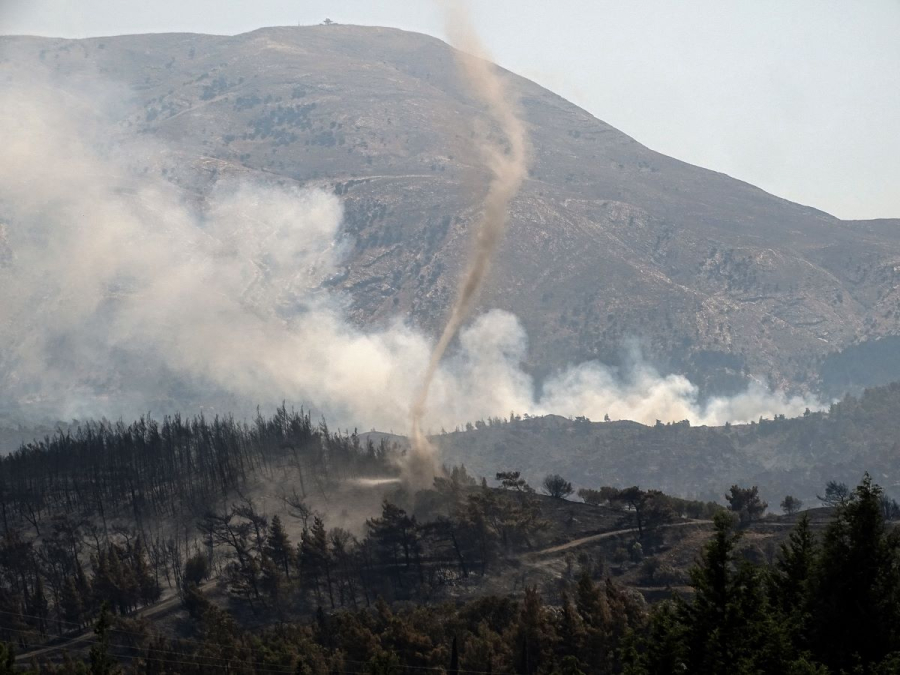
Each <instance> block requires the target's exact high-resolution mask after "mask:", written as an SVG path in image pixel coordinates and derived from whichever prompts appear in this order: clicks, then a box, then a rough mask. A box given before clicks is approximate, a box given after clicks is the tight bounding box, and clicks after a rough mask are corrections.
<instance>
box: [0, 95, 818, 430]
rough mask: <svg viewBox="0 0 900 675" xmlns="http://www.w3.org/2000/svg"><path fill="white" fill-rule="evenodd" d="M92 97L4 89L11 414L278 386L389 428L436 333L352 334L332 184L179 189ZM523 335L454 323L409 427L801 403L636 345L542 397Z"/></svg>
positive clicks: (3, 384) (237, 396)
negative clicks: (725, 395)
mask: <svg viewBox="0 0 900 675" xmlns="http://www.w3.org/2000/svg"><path fill="white" fill-rule="evenodd" d="M96 100H97V99H96V98H90V101H91V102H90V103H85V102H84V99H72V98H71V97H70V96H69V95H67V94H65V93H63V92H61V91H60V90H59V89H57V88H55V87H49V86H37V85H28V86H24V85H12V84H11V85H10V86H7V87H5V88H4V89H3V90H2V91H0V138H3V139H4V144H5V145H4V162H3V163H0V406H2V407H3V408H5V409H6V411H7V414H9V415H11V416H15V417H18V418H26V417H32V418H34V417H43V418H45V419H46V418H57V419H69V418H71V417H79V418H83V417H86V416H109V417H118V416H123V417H125V418H131V417H133V416H135V415H137V414H140V413H142V412H146V411H148V410H150V411H152V412H154V413H155V414H161V413H164V412H172V411H176V410H185V411H186V412H196V411H197V410H198V409H199V408H200V406H209V407H212V408H213V409H214V410H217V411H224V410H227V409H234V410H237V411H238V412H242V411H247V412H249V411H251V410H252V408H253V406H255V405H256V404H257V403H258V404H261V405H263V406H268V405H272V404H275V403H278V402H280V401H281V400H282V399H286V400H288V401H289V402H295V403H297V404H300V403H304V402H306V403H312V404H314V405H315V406H316V407H317V410H320V411H322V412H323V413H324V414H326V415H327V416H328V419H329V421H330V422H332V423H337V424H340V425H341V426H348V425H349V426H359V427H360V428H371V427H377V428H379V429H382V430H391V429H393V430H402V429H405V428H406V427H407V424H408V423H409V402H410V401H412V400H414V398H415V396H416V395H417V394H419V393H420V391H421V389H420V387H421V382H422V378H423V374H424V373H426V372H427V369H428V366H429V363H430V359H431V355H432V353H433V348H434V341H433V340H432V339H430V338H429V337H428V336H427V335H425V334H423V333H422V332H420V331H418V330H417V329H415V328H414V327H411V326H409V325H407V324H404V323H402V322H399V321H397V322H395V323H393V324H391V325H389V326H388V327H386V328H383V329H379V330H365V329H362V328H359V327H356V326H354V325H353V324H352V323H351V322H350V321H349V320H348V319H347V318H346V313H345V312H344V310H343V307H344V301H345V299H344V298H342V297H341V295H340V294H338V293H336V292H334V291H333V290H331V287H330V286H329V284H328V283H327V281H328V279H329V278H331V277H332V275H333V274H334V273H335V272H336V271H338V270H340V269H341V264H342V259H343V251H344V247H345V241H344V238H343V235H342V232H341V220H342V207H341V202H340V200H339V198H337V197H336V196H334V195H332V194H330V193H325V192H323V191H321V190H315V189H304V188H302V187H297V186H293V185H279V184H276V183H271V182H268V183H267V182H261V181H259V180H247V179H244V178H240V177H230V178H223V179H221V180H220V181H219V183H218V184H217V185H216V186H215V187H214V188H213V189H212V190H211V191H210V192H209V193H208V194H205V195H202V196H199V197H198V196H197V195H186V194H184V193H183V192H181V191H179V190H178V189H177V188H175V187H173V186H172V185H170V184H169V183H167V182H166V181H164V180H161V179H159V178H154V177H153V176H154V175H156V176H158V171H156V170H153V171H148V172H146V173H145V172H144V170H143V167H144V166H147V165H149V166H157V165H158V160H159V157H160V156H161V155H165V154H166V153H168V152H170V149H168V148H165V147H161V146H158V145H155V144H153V143H149V142H134V143H126V142H124V141H122V136H121V135H115V134H112V133H111V129H112V124H111V122H110V120H109V119H107V118H106V117H104V116H103V114H101V113H99V112H97V105H96ZM103 107H104V106H100V108H103ZM113 137H114V138H115V139H116V141H115V142H112V141H110V140H109V139H110V138H113ZM527 348H528V346H527V338H526V335H525V333H524V331H523V329H522V327H521V325H520V323H519V321H518V320H517V319H516V317H515V316H513V315H511V314H509V313H507V312H503V311H499V310H494V311H489V312H487V313H485V314H482V315H481V316H478V317H476V318H475V319H474V320H473V321H471V323H469V324H467V325H463V326H462V328H461V330H460V332H459V339H458V342H457V343H454V347H453V348H452V349H451V350H450V351H449V353H448V354H447V357H446V358H445V359H443V360H442V361H441V362H440V364H439V365H438V366H437V367H436V369H435V371H434V378H433V385H432V387H431V389H430V393H429V402H430V405H429V406H428V409H427V411H425V413H424V415H423V417H422V420H421V429H422V430H423V431H429V430H430V431H438V430H440V429H441V428H442V427H444V428H448V429H449V428H453V427H454V426H456V425H457V424H460V423H462V422H465V421H467V420H475V419H478V418H482V417H487V416H500V415H506V414H508V413H509V411H511V410H515V411H516V412H519V413H525V412H528V413H532V414H543V413H550V412H552V413H557V414H562V415H587V416H589V417H592V418H595V419H596V418H601V417H602V416H603V415H604V414H609V415H610V416H611V417H613V418H629V419H635V420H637V421H641V422H647V423H652V422H653V421H655V420H656V419H661V420H663V421H668V420H681V419H689V420H690V421H691V422H693V423H705V424H712V423H722V422H724V421H726V420H731V421H741V420H749V419H754V418H756V417H758V416H760V415H764V416H771V415H772V414H775V413H786V414H789V415H793V414H799V413H800V412H802V411H803V409H804V408H805V407H806V406H808V405H814V403H812V402H809V401H805V400H802V399H799V398H788V397H785V396H784V395H783V394H779V393H773V392H769V391H768V390H766V389H765V388H763V387H761V386H754V387H751V388H750V389H748V391H747V392H745V393H744V394H742V395H741V396H737V397H733V398H729V399H716V400H713V401H711V402H708V403H706V404H703V405H701V404H700V403H699V402H698V392H697V389H696V387H694V386H693V385H692V384H691V383H690V382H688V381H687V380H686V379H685V378H683V377H680V376H665V377H664V376H661V375H659V374H658V373H656V372H655V371H653V370H652V369H651V368H649V367H648V366H647V365H646V364H644V363H642V362H641V360H640V359H635V362H634V364H633V365H632V366H630V367H628V368H627V369H625V370H622V371H616V370H612V369H609V368H606V367H604V366H603V365H602V364H598V363H587V364H581V365H575V366H572V367H571V368H568V369H565V370H563V371H561V372H559V373H558V374H556V375H555V376H553V377H551V378H550V379H549V380H547V381H545V382H543V383H542V386H541V387H540V391H541V393H540V394H538V393H537V391H538V387H537V386H536V383H535V382H534V381H533V380H532V378H531V377H530V376H529V375H528V373H527V372H526V371H525V370H524V368H523V365H522V364H523V362H524V361H525V357H526V354H527Z"/></svg>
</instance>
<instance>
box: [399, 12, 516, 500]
mask: <svg viewBox="0 0 900 675" xmlns="http://www.w3.org/2000/svg"><path fill="white" fill-rule="evenodd" d="M447 33H448V36H449V38H450V42H451V43H452V44H453V45H454V46H455V47H456V49H457V51H456V58H457V61H458V65H459V68H460V71H461V73H462V76H463V80H464V82H465V83H466V85H467V86H468V87H469V88H470V89H471V92H472V94H473V95H474V96H475V98H476V99H477V100H479V101H480V102H481V103H483V104H484V105H485V106H486V108H487V112H488V114H489V115H490V117H491V118H492V120H493V121H494V122H495V123H496V124H497V126H499V128H500V131H501V133H502V135H503V140H502V142H501V143H496V142H491V141H490V140H488V139H486V138H485V139H482V141H481V142H480V148H479V150H480V151H481V154H482V155H483V161H484V163H485V164H486V166H487V168H488V169H489V170H490V172H491V182H490V185H489V186H488V190H487V195H486V196H485V199H484V204H483V208H482V214H481V218H480V220H479V222H478V224H477V226H476V229H475V234H474V242H473V247H472V253H471V254H470V259H469V262H468V265H467V268H466V270H465V274H464V275H463V277H462V280H461V283H460V287H459V291H458V294H457V297H456V302H455V303H454V305H453V309H452V310H451V312H450V316H449V318H448V319H447V323H446V325H445V326H444V330H443V332H442V333H441V337H440V339H439V340H438V342H437V344H436V345H435V347H434V350H433V351H432V353H431V359H430V360H429V363H428V368H427V370H426V371H425V376H424V378H423V380H422V385H421V387H420V389H419V391H418V395H417V396H416V398H415V400H414V401H413V404H412V407H411V409H410V422H411V429H410V442H411V449H410V454H409V456H408V458H407V462H406V466H405V470H406V478H407V480H408V481H409V482H411V483H414V484H418V485H423V486H425V485H428V484H429V483H430V482H431V479H432V478H433V477H434V475H435V474H436V470H437V466H436V460H435V456H436V453H435V450H434V447H433V446H432V445H431V443H430V442H429V441H428V439H427V437H426V436H425V432H424V430H423V429H422V420H423V418H424V416H425V411H426V406H427V403H428V390H429V389H430V387H431V384H432V381H433V380H434V376H435V373H436V372H437V368H438V365H439V364H440V362H441V359H442V358H443V356H444V353H445V352H446V351H447V347H448V345H449V344H450V342H451V341H452V340H453V338H454V337H455V336H456V334H457V332H458V331H459V328H460V326H461V325H462V323H463V321H465V319H466V317H468V315H469V313H470V312H471V310H472V307H473V305H474V304H475V301H476V299H477V297H478V292H479V291H480V290H481V287H482V285H483V284H484V280H485V277H486V275H487V273H488V270H489V268H490V264H491V260H492V259H493V257H494V253H495V252H496V250H497V245H498V244H499V242H500V239H501V237H502V236H503V231H504V230H505V228H506V221H507V216H508V209H509V204H510V202H511V201H512V199H513V197H515V196H516V193H517V192H518V191H519V188H520V187H521V185H522V181H523V179H524V178H525V174H526V172H527V168H528V167H527V160H528V141H527V134H526V130H525V124H524V123H523V122H522V120H521V119H520V118H519V117H518V115H517V111H516V107H515V105H514V104H513V103H512V99H511V97H510V95H509V92H508V91H507V89H506V87H505V85H504V82H503V81H502V79H501V78H500V77H499V74H498V69H497V68H496V67H495V66H494V65H493V64H492V63H491V62H490V61H489V60H488V59H487V58H486V53H485V50H484V47H483V45H482V44H481V41H480V40H479V39H478V36H477V34H476V32H475V29H474V26H473V25H472V22H471V20H470V19H469V16H468V13H467V12H466V10H465V7H464V6H463V5H461V4H459V3H453V4H451V5H449V6H448V7H447Z"/></svg>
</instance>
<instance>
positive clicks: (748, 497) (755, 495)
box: [725, 485, 769, 524]
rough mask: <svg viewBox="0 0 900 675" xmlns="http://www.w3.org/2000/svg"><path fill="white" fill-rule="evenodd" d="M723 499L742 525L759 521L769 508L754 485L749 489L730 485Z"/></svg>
mask: <svg viewBox="0 0 900 675" xmlns="http://www.w3.org/2000/svg"><path fill="white" fill-rule="evenodd" d="M725 499H727V500H728V507H729V508H730V509H731V510H732V511H733V512H734V513H736V514H737V516H738V518H740V521H741V523H742V524H747V523H752V522H753V521H754V520H759V519H760V517H761V516H762V514H763V513H765V511H766V509H767V508H768V506H769V505H768V504H767V503H766V502H764V501H763V500H762V498H761V497H760V496H759V488H758V487H757V486H755V485H754V486H753V487H750V488H742V487H740V486H738V485H732V486H731V489H730V490H729V491H728V494H726V495H725Z"/></svg>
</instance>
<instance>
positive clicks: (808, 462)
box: [435, 385, 900, 508]
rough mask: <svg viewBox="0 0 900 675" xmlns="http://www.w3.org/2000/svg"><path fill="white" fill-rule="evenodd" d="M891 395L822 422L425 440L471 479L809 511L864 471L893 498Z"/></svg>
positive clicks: (552, 419)
mask: <svg viewBox="0 0 900 675" xmlns="http://www.w3.org/2000/svg"><path fill="white" fill-rule="evenodd" d="M898 412H900V386H898V385H892V386H889V387H882V388H878V389H870V390H867V391H866V392H865V394H864V395H863V396H862V397H861V398H859V399H853V398H849V397H848V398H847V399H845V400H844V401H842V402H841V403H838V404H835V405H833V406H831V409H830V411H828V412H827V413H810V414H809V415H806V416H804V417H800V418H797V419H776V420H761V421H760V422H759V423H753V424H749V425H726V426H724V427H691V426H690V425H688V424H687V423H686V422H685V423H680V424H669V425H657V426H644V425H642V424H637V423H636V422H590V421H587V420H568V419H565V418H563V417H558V416H554V415H549V416H546V417H535V418H531V419H524V420H519V421H514V422H512V423H508V422H504V423H496V422H495V423H494V424H490V425H480V424H479V425H478V427H479V428H475V429H472V430H470V431H461V432H454V433H448V434H443V435H441V436H436V437H435V442H436V443H437V445H438V446H439V447H440V449H441V454H442V456H443V457H444V461H445V462H446V463H448V464H459V463H464V464H465V465H466V467H467V468H468V469H469V470H470V471H472V472H473V473H475V474H476V475H488V476H493V475H494V473H495V472H496V471H503V470H517V471H521V472H522V474H523V475H524V476H527V477H528V479H529V480H531V481H532V482H533V483H534V484H539V483H540V481H541V480H542V479H543V477H544V476H545V475H547V474H549V473H559V474H562V475H563V477H565V478H567V479H568V480H570V481H572V482H573V484H575V485H576V486H577V487H588V488H598V487H600V486H602V485H613V486H618V487H624V486H628V485H634V484H639V485H642V486H646V487H649V486H651V485H652V486H654V487H656V488H658V489H661V490H663V491H664V492H667V493H669V494H674V495H679V496H683V497H691V498H698V499H709V500H714V501H722V499H723V497H724V494H725V492H727V490H728V488H729V487H730V486H731V485H732V484H734V483H737V484H740V485H745V486H749V485H758V486H759V488H760V492H761V494H762V495H763V497H764V498H765V499H767V500H768V502H769V504H770V505H771V506H772V507H773V508H774V507H775V506H776V505H777V504H778V503H779V502H780V501H781V499H782V498H783V497H784V496H785V495H786V494H792V495H794V496H796V497H799V498H801V499H802V500H804V502H805V503H806V504H808V505H813V504H816V503H817V500H816V499H815V497H816V494H822V493H823V490H824V486H825V484H826V483H827V482H828V481H829V480H838V481H842V482H846V483H848V484H851V485H852V484H854V483H856V482H858V481H859V479H860V477H861V475H862V473H863V472H864V471H868V472H869V473H870V474H871V475H872V477H873V479H874V480H875V481H876V482H878V483H879V484H880V485H882V486H884V487H885V489H886V491H887V493H888V494H889V495H897V494H900V473H898V471H897V458H898V456H900V445H898V442H897V438H898V436H900V414H898Z"/></svg>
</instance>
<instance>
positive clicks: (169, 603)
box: [16, 520, 712, 662]
mask: <svg viewBox="0 0 900 675" xmlns="http://www.w3.org/2000/svg"><path fill="white" fill-rule="evenodd" d="M711 522H712V521H710V520H686V521H681V522H678V523H669V524H667V525H663V526H661V527H660V529H669V528H674V527H690V526H700V527H702V526H703V525H708V524H710V523H711ZM634 531H635V528H633V527H626V528H622V529H619V530H610V531H609V532H600V533H598V534H591V535H588V536H586V537H579V538H578V539H573V540H572V541H567V542H566V543H565V544H557V545H555V546H549V547H547V548H542V549H540V550H539V551H531V552H530V553H526V554H525V555H524V556H523V558H524V559H525V560H537V559H539V558H543V557H545V556H550V555H555V554H557V553H562V552H563V551H568V550H570V549H573V548H579V547H580V546H584V545H586V544H592V543H594V542H597V541H602V540H604V539H612V538H614V537H621V536H623V535H627V534H631V533H633V532H634ZM214 583H215V581H214V580H213V581H207V582H206V583H205V584H203V585H202V586H201V589H203V588H207V587H209V586H210V585H212V584H214ZM180 602H181V597H180V596H179V595H178V594H177V593H175V594H173V595H171V596H169V597H168V598H166V599H165V600H161V601H159V602H157V603H156V604H154V605H148V606H147V607H142V608H141V609H139V610H138V611H137V612H135V613H134V614H133V615H131V616H132V617H143V618H152V617H154V616H158V615H160V614H164V613H166V612H167V611H169V610H171V609H173V608H174V607H176V606H177V605H178V604H179V603H180ZM95 639H96V638H95V636H94V631H93V630H90V629H89V630H87V631H85V632H83V633H81V634H79V635H76V636H73V637H71V638H69V639H67V640H64V641H62V642H55V641H54V643H53V644H48V645H46V646H43V647H39V648H37V649H33V650H31V651H27V652H24V653H22V654H18V655H17V656H16V661H19V662H27V661H30V660H31V659H34V658H41V657H45V656H49V655H51V654H54V653H56V652H59V651H63V650H70V649H74V648H76V647H80V646H87V645H88V644H91V643H92V642H93V641H94V640H95Z"/></svg>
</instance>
